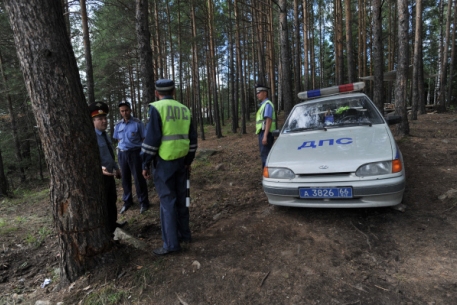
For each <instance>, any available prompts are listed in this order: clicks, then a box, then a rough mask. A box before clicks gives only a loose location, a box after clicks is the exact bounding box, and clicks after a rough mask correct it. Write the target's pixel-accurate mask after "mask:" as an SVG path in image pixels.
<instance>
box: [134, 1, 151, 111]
mask: <svg viewBox="0 0 457 305" xmlns="http://www.w3.org/2000/svg"><path fill="white" fill-rule="evenodd" d="M135 25H136V26H135V29H136V36H137V39H138V56H139V57H140V75H141V85H142V89H143V92H142V103H141V104H142V106H146V105H147V104H149V103H152V102H153V101H154V100H155V88H154V67H153V66H152V49H151V33H150V32H149V19H148V1H147V0H136V24H135Z"/></svg>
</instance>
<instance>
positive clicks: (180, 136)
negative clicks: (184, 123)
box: [162, 134, 189, 141]
mask: <svg viewBox="0 0 457 305" xmlns="http://www.w3.org/2000/svg"><path fill="white" fill-rule="evenodd" d="M187 139H189V135H187V134H175V135H171V136H163V137H162V141H173V140H187Z"/></svg>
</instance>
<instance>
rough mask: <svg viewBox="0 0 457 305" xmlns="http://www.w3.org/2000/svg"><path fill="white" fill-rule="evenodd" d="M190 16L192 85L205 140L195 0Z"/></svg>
mask: <svg viewBox="0 0 457 305" xmlns="http://www.w3.org/2000/svg"><path fill="white" fill-rule="evenodd" d="M190 18H191V22H192V37H193V40H192V87H193V93H194V100H195V104H196V107H195V108H196V113H197V117H198V120H199V123H200V137H201V139H202V140H205V130H204V128H203V114H202V110H203V109H202V103H201V99H200V82H199V79H200V73H199V71H198V50H197V20H196V17H195V0H192V3H191V11H190Z"/></svg>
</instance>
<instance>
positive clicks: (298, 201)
mask: <svg viewBox="0 0 457 305" xmlns="http://www.w3.org/2000/svg"><path fill="white" fill-rule="evenodd" d="M262 184H263V190H264V192H265V194H266V195H267V198H268V201H269V203H270V204H274V205H283V206H291V207H310V208H367V207H383V206H394V205H397V204H400V203H401V201H402V199H403V193H404V190H405V177H404V175H401V176H398V177H394V178H388V179H378V180H368V181H365V180H363V181H352V182H349V181H345V182H318V183H316V182H313V183H310V182H290V181H285V182H278V180H273V179H263V181H262ZM336 186H338V187H352V192H353V198H334V199H331V198H325V199H317V198H300V196H299V188H302V187H310V188H322V187H336Z"/></svg>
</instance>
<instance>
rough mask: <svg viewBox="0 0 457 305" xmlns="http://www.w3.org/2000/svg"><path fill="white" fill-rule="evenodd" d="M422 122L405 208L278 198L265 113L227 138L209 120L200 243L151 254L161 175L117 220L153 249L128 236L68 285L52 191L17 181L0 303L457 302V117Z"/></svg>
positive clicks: (0, 234) (2, 217)
mask: <svg viewBox="0 0 457 305" xmlns="http://www.w3.org/2000/svg"><path fill="white" fill-rule="evenodd" d="M410 129H411V135H410V136H408V137H404V138H398V139H397V142H398V144H399V146H400V149H401V150H402V153H403V156H404V160H405V167H406V173H407V185H406V191H405V196H404V200H403V204H404V205H405V206H406V210H405V211H403V212H402V211H399V210H397V209H393V208H363V209H309V208H307V209H305V208H286V207H273V206H271V205H269V204H268V202H267V200H266V197H265V195H264V193H263V191H262V186H261V168H260V167H261V165H260V159H259V153H258V147H257V140H256V137H255V135H254V134H253V130H254V126H253V123H250V124H249V125H248V134H245V135H239V134H231V133H230V132H226V130H229V126H225V127H224V130H225V132H224V135H225V136H224V137H223V138H220V139H218V138H216V137H214V136H213V134H214V129H213V128H211V127H208V128H207V129H206V140H204V141H202V140H201V139H200V140H199V152H198V155H199V158H198V159H197V160H196V161H195V162H194V164H193V172H192V179H191V197H192V204H191V208H190V213H191V229H192V233H193V242H192V243H191V244H189V245H188V246H187V247H186V248H185V249H184V250H183V251H181V252H180V253H176V254H172V255H168V256H165V257H158V256H155V255H154V254H153V253H152V249H153V248H156V247H158V246H161V245H162V242H161V233H160V219H159V200H158V197H157V194H156V193H155V191H154V190H153V185H152V183H151V184H150V199H151V201H152V206H151V209H150V210H149V211H148V212H147V213H145V214H143V215H140V214H139V205H138V203H137V204H136V205H135V206H134V207H133V208H132V209H130V210H129V211H127V212H126V214H125V215H123V216H120V217H119V220H127V221H128V225H127V226H126V227H124V230H125V231H126V232H129V233H130V234H132V235H133V236H135V237H137V238H139V239H140V240H142V241H144V242H145V243H146V244H147V250H146V251H142V250H138V249H136V248H133V247H132V246H129V245H127V244H125V243H123V242H122V241H121V243H120V245H119V246H118V249H117V252H116V253H117V259H116V260H115V261H112V262H110V263H106V264H105V265H101V266H99V267H98V268H97V269H95V270H92V271H91V272H90V273H87V274H86V275H84V276H82V277H81V278H80V279H78V280H77V281H76V282H75V283H73V284H72V285H70V286H69V287H66V288H65V289H61V290H60V291H55V289H54V288H55V287H56V286H57V285H58V283H59V277H58V256H59V250H58V245H57V237H56V235H55V233H54V231H53V224H52V208H51V206H50V203H49V199H48V189H47V187H46V185H43V184H42V185H41V186H34V187H32V186H29V188H28V190H27V191H16V195H15V197H14V198H12V199H6V198H0V203H1V205H0V254H1V256H0V304H19V303H21V304H35V302H36V301H37V300H42V301H49V303H42V304H56V303H57V302H64V304H66V305H68V304H166V305H169V304H181V305H185V304H189V305H194V304H201V305H203V304H427V305H429V304H457V194H456V193H455V192H457V113H455V112H449V113H444V114H437V113H429V114H426V115H422V116H419V118H418V120H417V121H410ZM207 150H214V151H215V153H214V154H213V155H211V156H206V157H205V156H204V154H203V153H204V152H205V151H207ZM118 191H119V198H120V195H121V191H122V189H121V187H120V185H119V186H118ZM121 206H122V202H121V200H119V201H118V207H119V209H120V207H121ZM45 279H51V283H50V284H49V285H47V286H46V287H44V288H41V287H40V285H41V284H42V283H43V282H44V280H45Z"/></svg>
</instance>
